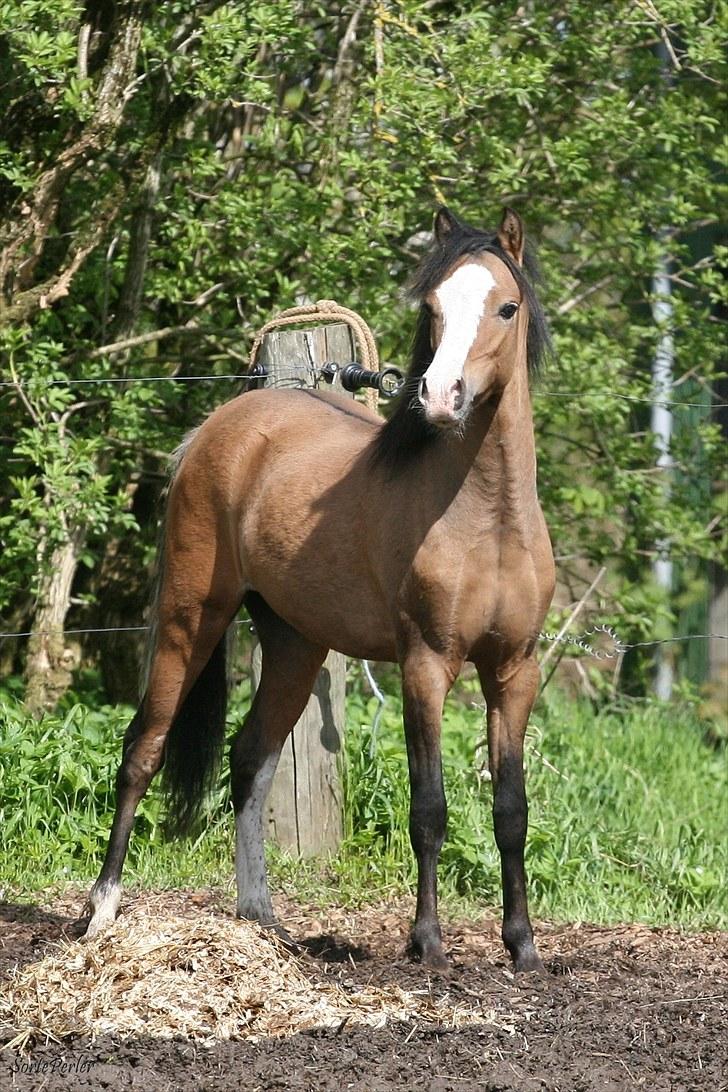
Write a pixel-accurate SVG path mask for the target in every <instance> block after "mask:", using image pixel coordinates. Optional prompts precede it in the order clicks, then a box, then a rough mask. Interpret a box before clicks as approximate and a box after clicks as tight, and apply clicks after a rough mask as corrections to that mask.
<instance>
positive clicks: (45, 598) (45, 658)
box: [25, 528, 86, 716]
mask: <svg viewBox="0 0 728 1092" xmlns="http://www.w3.org/2000/svg"><path fill="white" fill-rule="evenodd" d="M85 538H86V536H85V532H84V531H83V530H82V529H81V528H77V529H76V530H75V531H74V532H73V533H72V534H71V535H70V537H69V538H67V539H66V541H65V542H62V543H60V544H58V545H57V546H54V547H53V549H52V551H51V553H50V556H49V558H48V560H47V564H46V565H44V566H43V569H42V572H41V577H40V586H39V588H38V596H37V600H36V609H35V615H34V618H33V624H32V629H33V631H34V635H33V636H32V637H31V638H30V639H29V642H28V656H27V660H26V665H25V683H26V689H25V703H26V705H27V707H28V709H29V711H30V712H31V713H33V714H34V715H36V716H40V715H41V714H42V713H43V712H45V711H47V710H50V709H53V708H54V707H55V706H56V705H57V703H58V701H59V699H60V698H61V697H62V696H63V694H64V693H65V692H66V690H67V689H68V687H69V686H70V685H71V680H72V678H73V674H72V673H73V668H74V667H75V666H76V665H75V660H76V653H75V652H74V651H73V649H71V648H69V647H68V644H67V642H66V638H65V622H66V615H67V614H68V609H69V607H70V605H71V586H72V584H73V578H74V576H75V574H76V568H77V566H78V559H79V556H80V554H81V550H82V549H83V545H84V542H85Z"/></svg>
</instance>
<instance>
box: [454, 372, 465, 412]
mask: <svg viewBox="0 0 728 1092" xmlns="http://www.w3.org/2000/svg"><path fill="white" fill-rule="evenodd" d="M452 389H453V391H454V392H455V401H454V403H453V405H454V408H455V409H456V410H459V409H460V408H461V407H462V404H463V402H464V401H465V386H464V384H463V381H462V379H458V380H456V381H455V383H453V386H452Z"/></svg>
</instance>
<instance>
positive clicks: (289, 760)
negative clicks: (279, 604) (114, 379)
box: [253, 323, 356, 856]
mask: <svg viewBox="0 0 728 1092" xmlns="http://www.w3.org/2000/svg"><path fill="white" fill-rule="evenodd" d="M355 359H356V351H355V346H354V338H353V336H352V332H351V329H350V327H349V326H347V325H346V324H345V323H337V324H336V325H333V326H317V327H313V328H312V329H309V330H286V329H283V330H273V331H272V332H271V333H269V334H267V335H266V337H265V338H264V340H263V343H262V345H261V347H260V351H259V353H258V358H257V363H258V364H261V365H263V366H264V367H265V371H266V373H267V375H268V376H269V379H268V380H267V383H268V384H269V385H270V386H283V387H291V386H301V387H308V388H311V387H314V386H318V385H320V386H322V387H324V388H326V387H328V386H329V384H326V383H323V382H321V383H320V384H319V383H318V381H317V374H318V369H319V368H320V367H321V365H322V364H325V363H329V362H333V363H337V364H348V363H350V362H351V361H353V360H355ZM331 387H332V389H334V390H338V391H339V392H341V393H345V392H343V390H342V387H341V385H340V383H339V382H338V380H335V381H334V383H333V384H331ZM259 679H260V649H259V648H256V649H255V651H254V653H253V684H254V686H256V687H257V685H258V681H259ZM345 701H346V658H345V657H344V656H342V655H341V654H340V653H338V652H330V653H329V655H328V656H327V658H326V661H325V663H324V665H323V667H322V669H321V671H320V673H319V677H318V679H317V681H316V685H315V687H314V690H313V693H312V695H311V698H310V699H309V702H308V705H307V706H306V709H305V710H304V712H303V715H302V716H301V719H300V720H299V721H298V723H297V724H296V726H295V728H294V729H293V732H292V733H291V735H290V736H289V738H288V740H287V741H286V744H285V746H284V748H283V752H282V754H281V760H280V763H279V765H278V770H277V771H276V775H275V778H274V779H273V785H272V787H271V791H270V795H269V797H268V802H267V805H266V811H265V828H264V829H265V832H266V836H267V837H268V838H271V839H272V840H273V841H275V842H276V843H277V844H278V845H279V846H281V847H282V848H283V849H287V850H288V851H289V852H291V853H295V854H297V855H299V856H313V855H315V854H317V853H326V852H332V851H334V850H336V849H337V848H338V846H339V844H340V842H341V836H342V805H343V795H342V788H341V770H340V762H341V755H342V750H343V744H344V721H345Z"/></svg>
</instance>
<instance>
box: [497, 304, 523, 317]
mask: <svg viewBox="0 0 728 1092" xmlns="http://www.w3.org/2000/svg"><path fill="white" fill-rule="evenodd" d="M517 310H518V304H517V303H504V304H503V306H502V307H501V309H500V311H499V312H498V314H499V315H500V317H501V318H502V319H512V318H513V316H514V315H515V313H516V311H517Z"/></svg>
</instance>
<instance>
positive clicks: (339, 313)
mask: <svg viewBox="0 0 728 1092" xmlns="http://www.w3.org/2000/svg"><path fill="white" fill-rule="evenodd" d="M325 322H345V323H347V325H348V326H349V327H350V329H351V330H353V332H354V336H355V337H356V340H357V344H358V346H359V356H360V360H359V363H360V364H361V366H362V368H366V369H367V370H368V371H371V372H378V371H379V353H378V352H377V343H376V341H375V340H374V334H373V333H372V331H371V330H370V328H369V326H368V325H367V323H366V322H365V321H364V319H363V318H362V317H361V315H359V314H357V312H356V311H352V310H351V308H350V307H342V306H341V304H340V303H337V302H336V300H316V302H315V303H304V304H301V305H300V306H298V307H288V308H287V309H286V310H285V311H281V312H280V314H278V315H275V316H274V317H273V318H272V319H270V320H269V321H268V322H266V323H265V325H264V326H261V328H260V330H258V333H257V334H256V335H255V340H254V341H253V347H252V348H251V350H250V368H251V371H252V369H253V368H254V367H255V363H256V360H257V357H258V352H259V350H260V347H261V345H262V344H263V339H264V337H265V336H266V334H270V333H271V332H272V331H273V330H277V329H279V328H280V327H281V326H297V325H298V326H300V325H302V324H311V323H325ZM364 400H365V402H366V405H367V406H368V407H369V409H371V410H373V411H374V412H375V413H376V411H377V391H376V390H373V389H371V388H368V389H366V390H365V391H364Z"/></svg>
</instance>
